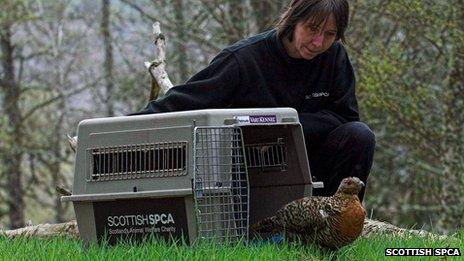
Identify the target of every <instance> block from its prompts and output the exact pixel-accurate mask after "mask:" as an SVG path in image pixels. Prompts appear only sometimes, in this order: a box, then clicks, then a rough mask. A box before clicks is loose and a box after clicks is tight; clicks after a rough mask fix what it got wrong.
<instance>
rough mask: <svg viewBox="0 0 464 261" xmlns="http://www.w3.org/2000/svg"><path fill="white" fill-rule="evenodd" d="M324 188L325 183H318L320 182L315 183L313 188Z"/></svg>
mask: <svg viewBox="0 0 464 261" xmlns="http://www.w3.org/2000/svg"><path fill="white" fill-rule="evenodd" d="M323 187H324V182H322V181H318V182H313V188H323Z"/></svg>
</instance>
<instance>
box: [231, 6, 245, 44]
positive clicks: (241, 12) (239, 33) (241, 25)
mask: <svg viewBox="0 0 464 261" xmlns="http://www.w3.org/2000/svg"><path fill="white" fill-rule="evenodd" d="M245 5H246V2H245V1H243V0H231V1H229V8H230V16H231V22H232V26H233V30H234V32H231V33H229V36H228V37H227V38H228V42H229V44H232V43H235V42H237V41H239V40H241V39H242V38H244V37H245V36H246V34H247V33H246V31H247V27H246V25H247V23H246V19H245V10H246V7H245Z"/></svg>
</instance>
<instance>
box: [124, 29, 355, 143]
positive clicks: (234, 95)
mask: <svg viewBox="0 0 464 261" xmlns="http://www.w3.org/2000/svg"><path fill="white" fill-rule="evenodd" d="M264 107H292V108H295V109H296V110H297V111H298V113H299V118H300V122H301V124H302V125H303V129H304V132H305V138H306V139H312V140H320V139H323V138H324V137H325V136H326V135H327V134H328V133H329V132H330V131H331V130H333V129H334V128H336V127H337V126H339V125H341V124H343V123H346V122H349V121H358V120H359V114H358V106H357V101H356V96H355V78H354V73H353V68H352V66H351V63H350V61H349V59H348V56H347V54H346V52H345V49H344V47H343V46H342V44H340V43H339V42H335V43H334V44H333V45H332V46H331V47H330V48H329V49H328V50H327V51H326V52H324V53H322V54H319V55H318V56H316V57H315V58H313V59H311V60H304V59H294V58H292V57H290V56H289V55H288V54H287V52H286V51H285V49H284V46H283V44H282V41H281V40H280V39H279V38H278V37H277V33H276V31H275V30H272V31H268V32H265V33H261V34H258V35H256V36H252V37H250V38H246V39H243V40H241V41H239V42H237V43H235V44H233V45H231V46H229V47H227V48H226V49H224V50H223V51H222V52H220V53H219V54H218V55H217V56H216V57H215V58H214V59H213V60H212V62H211V63H210V65H209V66H208V67H206V68H205V69H203V70H202V71H200V72H199V73H197V74H196V75H194V76H193V77H192V78H191V79H189V80H188V81H187V82H186V83H185V84H183V85H179V86H175V87H172V88H171V89H170V90H169V91H168V92H167V93H166V95H164V96H163V97H161V98H159V99H157V100H154V101H151V102H149V103H148V105H147V106H146V107H145V108H144V109H143V110H142V111H140V112H138V113H134V114H132V115H139V114H149V113H158V112H172V111H184V110H195V109H206V108H264Z"/></svg>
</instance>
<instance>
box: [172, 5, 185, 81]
mask: <svg viewBox="0 0 464 261" xmlns="http://www.w3.org/2000/svg"><path fill="white" fill-rule="evenodd" d="M172 7H173V11H174V22H175V24H174V26H175V32H176V35H177V40H176V41H174V42H173V44H174V49H175V54H176V64H177V66H178V73H177V82H185V81H186V80H187V78H188V77H189V75H188V65H187V60H188V59H187V55H188V54H187V48H186V44H187V33H186V30H187V29H186V24H185V17H184V12H183V11H184V0H173V1H172Z"/></svg>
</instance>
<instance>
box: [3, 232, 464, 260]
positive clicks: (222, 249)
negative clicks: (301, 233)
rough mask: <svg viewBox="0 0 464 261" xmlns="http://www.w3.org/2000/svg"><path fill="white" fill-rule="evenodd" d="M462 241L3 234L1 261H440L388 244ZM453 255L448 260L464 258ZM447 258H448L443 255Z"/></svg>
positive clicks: (427, 244)
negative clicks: (340, 243) (135, 239)
mask: <svg viewBox="0 0 464 261" xmlns="http://www.w3.org/2000/svg"><path fill="white" fill-rule="evenodd" d="M458 238H459V239H460V240H444V241H438V240H432V239H424V238H416V237H409V238H392V237H389V236H376V237H372V238H369V239H365V238H360V239H358V240H357V241H356V242H354V243H353V244H352V245H349V246H346V247H344V248H342V249H340V250H338V251H336V252H324V251H322V250H320V249H318V248H317V247H315V246H301V245H297V244H279V245H277V244H271V243H262V244H259V245H258V244H255V245H251V246H250V245H249V246H245V245H243V244H241V245H236V246H223V245H218V244H207V243H201V244H198V245H195V246H192V247H191V246H185V245H176V244H171V243H165V242H155V241H153V242H146V243H143V244H139V245H131V244H128V243H126V244H119V245H116V246H112V247H109V246H97V245H92V246H90V247H89V248H85V247H83V245H82V243H81V242H80V241H78V240H69V239H65V238H55V239H48V240H42V239H24V238H21V239H14V240H10V239H7V238H5V237H0V260H111V261H116V260H124V261H127V260H391V259H393V260H440V258H439V257H388V258H387V257H385V256H384V253H385V248H387V247H391V248H399V247H403V248H404V247H409V248H418V247H427V248H441V247H458V248H460V251H461V254H464V253H463V252H462V251H464V245H463V244H464V243H463V242H464V231H462V232H461V233H460V234H459V235H458ZM461 258H462V257H447V258H446V260H461ZM442 259H443V258H442Z"/></svg>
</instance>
